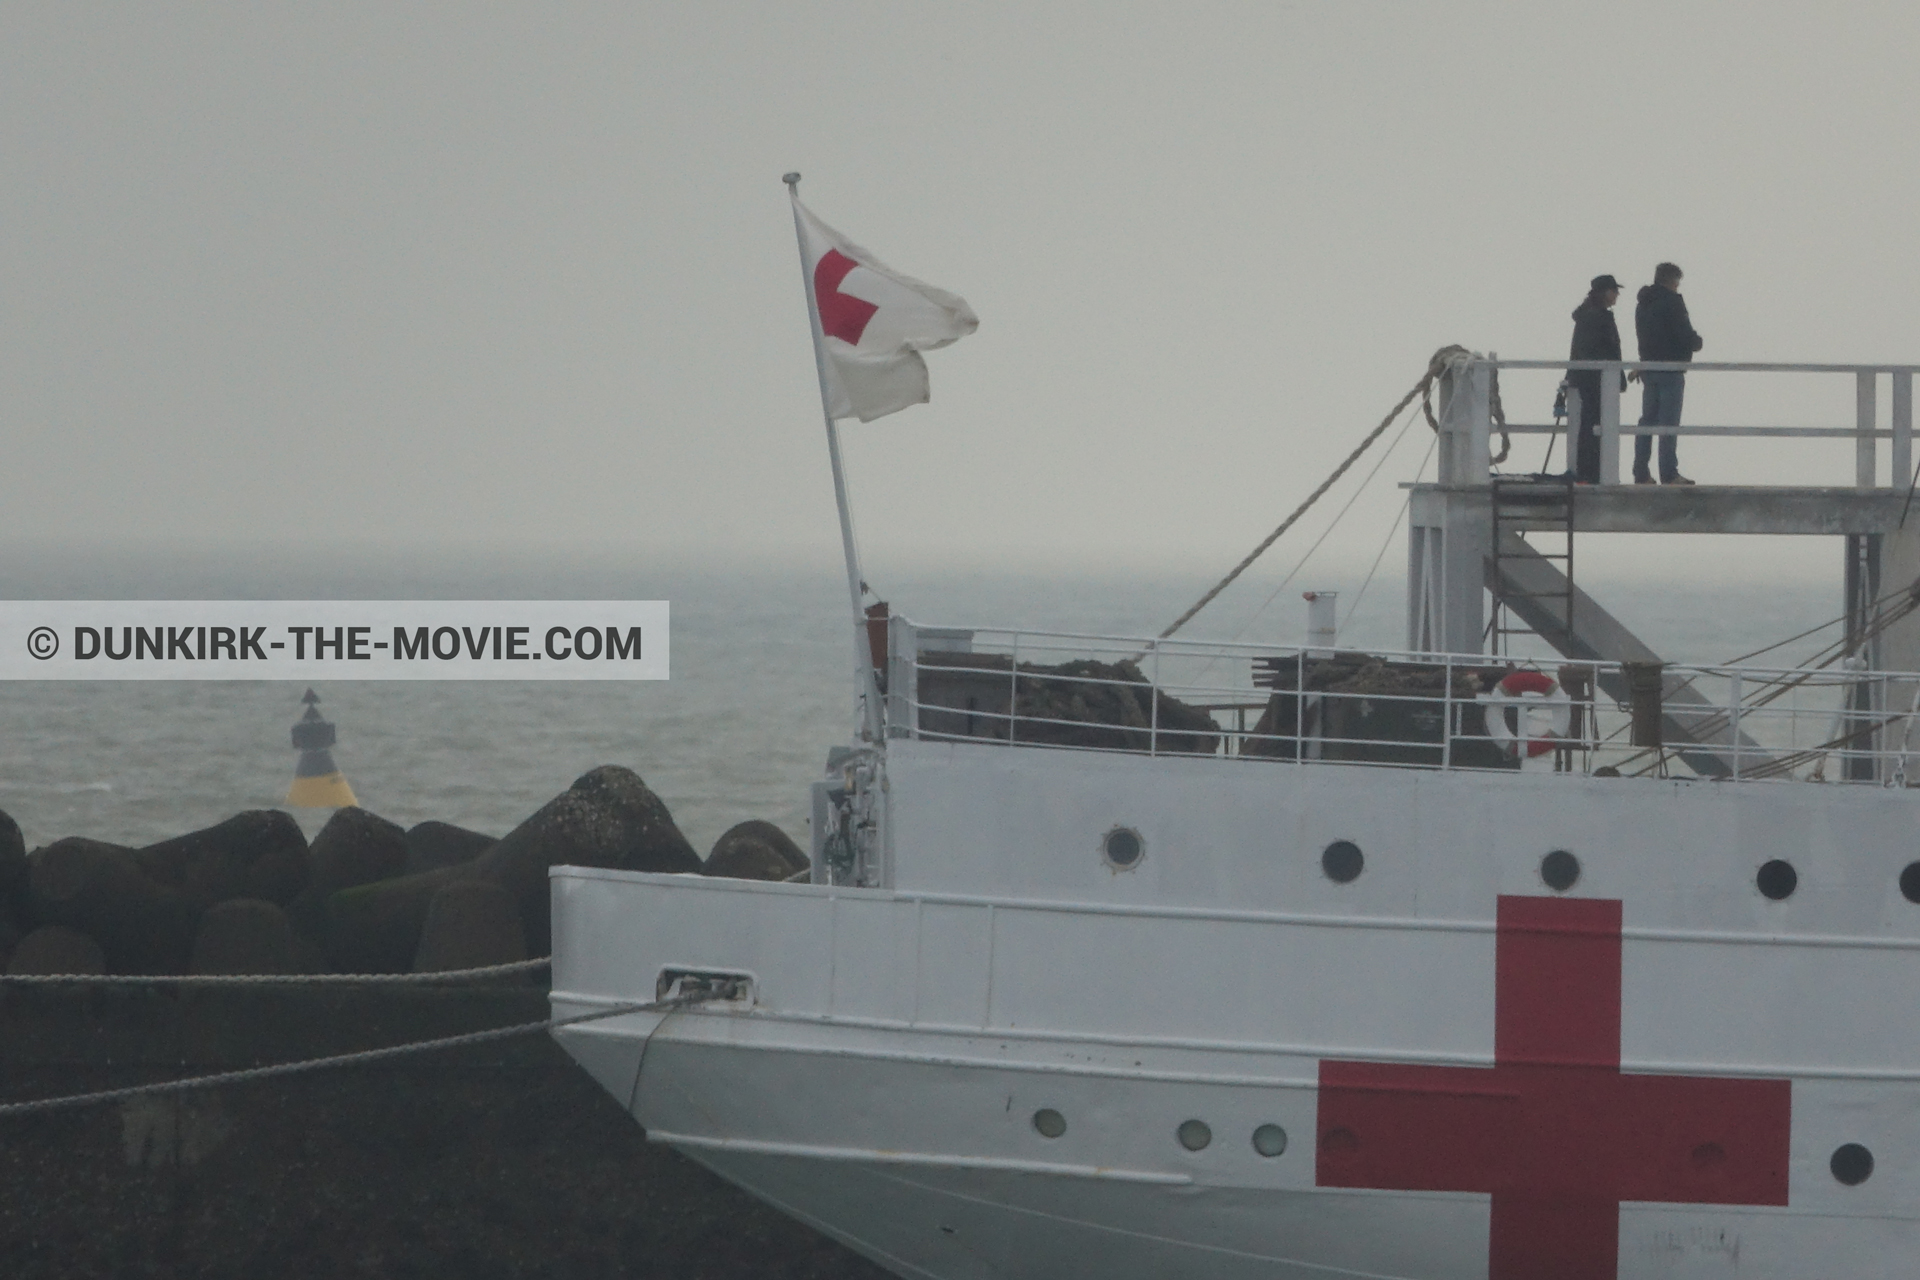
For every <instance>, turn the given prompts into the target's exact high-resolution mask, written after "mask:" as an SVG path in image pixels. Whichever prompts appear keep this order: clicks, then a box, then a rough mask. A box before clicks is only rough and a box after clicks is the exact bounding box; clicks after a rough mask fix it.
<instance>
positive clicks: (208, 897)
mask: <svg viewBox="0 0 1920 1280" xmlns="http://www.w3.org/2000/svg"><path fill="white" fill-rule="evenodd" d="M560 864H565V865H570V866H589V867H613V868H619V869H624V870H629V871H668V872H705V873H707V874H713V875H735V876H740V875H745V876H755V877H761V878H771V879H779V878H784V877H785V876H788V875H791V874H794V873H795V872H797V871H799V870H800V869H801V868H803V867H805V866H806V858H805V856H804V855H803V854H801V852H800V850H799V849H798V848H796V847H795V846H794V844H793V841H792V840H791V839H789V838H788V837H787V835H786V834H785V833H784V832H782V831H780V830H779V828H777V827H774V826H773V825H772V824H770V823H766V822H744V823H741V824H739V825H738V826H736V827H734V828H733V829H732V830H730V831H728V832H727V833H726V834H725V835H723V836H721V838H720V840H719V842H718V843H717V844H716V845H715V846H714V849H713V851H712V852H711V853H710V854H709V855H708V856H707V858H706V859H705V860H704V861H703V860H702V859H701V857H700V856H699V855H698V854H697V853H695V852H694V850H693V847H692V846H691V845H689V844H688V843H687V839H686V837H685V836H683V835H681V834H680V829H679V828H678V827H677V826H675V825H674V821H673V815H672V814H671V813H669V812H668V810H667V806H666V805H665V803H663V802H662V801H661V799H660V797H659V796H657V795H655V794H654V793H653V791H652V790H651V789H650V788H649V787H648V786H647V785H646V783H644V782H642V781H641V780H640V777H639V776H638V775H637V774H635V773H634V772H633V771H632V770H630V769H625V768H621V767H619V766H617V765H604V766H602V767H600V768H598V769H594V770H591V771H590V772H588V773H586V774H583V775H582V776H581V777H580V778H578V779H577V780H576V781H575V782H574V784H573V785H572V786H571V787H569V788H568V789H567V790H565V791H563V792H561V793H560V794H559V795H557V796H555V797H554V798H553V799H552V800H550V801H548V802H547V803H546V804H545V805H543V806H541V807H540V809H539V810H538V811H537V812H535V813H534V814H532V815H531V816H530V817H528V818H527V819H526V820H525V821H523V822H521V823H520V824H519V825H518V826H516V827H515V828H514V829H513V830H512V831H509V832H508V833H507V834H506V835H504V836H501V837H499V838H498V839H495V838H493V837H491V836H488V835H485V834H482V833H479V832H473V831H466V830H462V829H461V828H459V827H455V826H451V825H449V824H447V823H442V822H423V823H421V824H419V825H418V826H415V827H414V828H412V829H411V830H403V829H402V828H401V827H399V826H398V825H396V824H395V823H392V822H388V821H387V820H386V819H384V818H381V817H379V816H378V815H376V814H372V813H369V812H367V811H366V810H364V809H358V808H348V809H341V810H339V811H338V812H336V813H335V814H334V815H333V817H332V818H331V819H330V820H329V821H328V822H327V824H326V826H325V827H323V828H322V829H321V830H320V833H319V834H318V835H316V836H315V837H314V839H313V842H312V844H311V845H309V844H308V842H307V840H306V837H305V836H304V835H303V834H302V833H301V831H300V828H299V826H298V824H296V823H295V822H294V821H293V819H292V818H291V817H290V816H288V815H287V814H286V813H284V812H281V811H279V810H274V809H257V810H251V811H248V812H246V813H239V814H235V815H234V816H233V817H231V818H229V819H227V820H226V821H225V822H221V823H219V824H217V825H215V826H212V827H208V828H205V829H204V830H200V831H194V832H189V833H188V834H186V835H182V836H178V837H175V838H174V839H171V840H164V841H161V842H160V843H158V844H154V845H150V846H147V847H146V848H142V849H132V848H127V847H125V846H122V845H115V844H109V843H106V842H103V841H99V840H92V839H89V838H87V837H84V836H68V837H66V838H65V839H61V840H56V841H54V842H53V843H52V844H49V845H46V846H45V847H43V848H39V849H35V850H34V851H33V852H32V853H31V854H29V853H27V852H26V851H25V849H24V847H23V842H22V840H21V836H20V829H19V827H18V826H17V825H16V824H15V823H14V821H13V820H12V818H10V817H7V816H6V815H5V814H0V959H3V960H4V962H5V963H6V965H7V967H8V970H9V972H15V973H28V974H32V973H40V974H45V973H115V974H182V973H225V974H248V973H260V974H266V973H326V972H333V973H406V972H409V971H412V972H420V971H428V970H446V969H459V968H471V967H476V966H479V965H486V964H497V963H504V962H507V961H513V960H522V959H525V958H527V957H529V956H543V955H546V954H547V953H548V951H549V950H550V947H551V936H550V932H549V923H548V908H547V871H548V868H550V867H552V866H555V865H560Z"/></svg>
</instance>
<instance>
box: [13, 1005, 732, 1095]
mask: <svg viewBox="0 0 1920 1280" xmlns="http://www.w3.org/2000/svg"><path fill="white" fill-rule="evenodd" d="M731 994H732V993H730V992H728V991H725V990H711V991H697V992H692V993H690V994H687V995H684V996H672V997H670V998H668V999H665V1000H650V1001H647V1002H646V1003H644V1004H621V1005H614V1006H613V1007H612V1008H608V1009H596V1010H595V1011H594V1012H592V1013H577V1014H574V1015H573V1016H571V1017H567V1018H547V1019H545V1020H543V1021H540V1022H521V1023H516V1024H514V1025H513V1026H510V1027H494V1028H492V1029H491V1030H487V1031H469V1032H467V1033H465V1034H464V1035H457V1036H441V1037H439V1038H438V1039H435V1040H415V1041H412V1042H410V1043H407V1044H396V1045H390V1046H388V1047H387V1048H384V1049H363V1050H361V1051H360V1052H358V1053H337V1054H334V1055H332V1056H331V1057H326V1058H305V1059H302V1060H301V1061H299V1062H280V1063H275V1064H274V1065H272V1066H267V1067H248V1068H246V1069H245V1070H242V1071H222V1072H219V1073H217V1074H214V1075H207V1076H192V1077H189V1078H187V1079H184V1080H161V1081H157V1082H156V1083H153V1084H136V1085H128V1086H127V1087H126V1088H124V1089H101V1090H98V1091H96V1092H94V1093H72V1094H68V1095H66V1096H65V1097H60V1098H36V1099H34V1100H33V1101H31V1102H7V1103H0V1118H4V1117H6V1116H19V1115H32V1114H34V1113H37V1112H43V1111H64V1110H68V1109H70V1108H73V1107H91V1106H97V1105H99V1104H100V1103H103V1102H119V1101H122V1100H124V1099H127V1098H139V1097H145V1096H149V1095H153V1094H166V1093H186V1092H189V1091H191V1090H194V1089H214V1088H218V1087H220V1086H222V1085H229V1084H244V1083H248V1082H251V1081H255V1080H272V1079H276V1078H278V1077H280V1076H292V1075H302V1074H304V1073H306V1072H309V1071H324V1070H328V1069H330V1068H333V1067H355V1066H361V1065H364V1064H366V1063H369V1062H384V1061H386V1060H387V1059H389V1058H401V1057H407V1056H409V1055H412V1054H416V1053H437V1052H439V1051H440V1050H442V1049H459V1048H463V1047H465V1046H467V1045H474V1044H487V1043H489V1042H491V1041H494V1040H510V1039H513V1038H514V1037H516V1036H531V1035H539V1034H541V1033H542V1032H547V1031H552V1030H553V1029H554V1028H556V1027H571V1026H574V1025H576V1024H578V1023H582V1022H595V1021H598V1020H599V1019H602V1018H617V1017H619V1016H620V1015H621V1014H623V1013H663V1012H670V1011H672V1010H674V1009H684V1008H686V1007H687V1006H689V1005H696V1004H704V1003H706V1002H707V1001H710V1000H721V999H726V998H728V997H729V996H730V995H731Z"/></svg>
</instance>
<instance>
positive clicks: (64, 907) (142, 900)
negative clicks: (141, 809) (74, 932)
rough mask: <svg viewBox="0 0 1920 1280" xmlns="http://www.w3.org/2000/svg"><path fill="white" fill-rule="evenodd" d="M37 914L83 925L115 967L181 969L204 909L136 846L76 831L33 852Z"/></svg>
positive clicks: (118, 969) (31, 869)
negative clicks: (154, 873)
mask: <svg viewBox="0 0 1920 1280" xmlns="http://www.w3.org/2000/svg"><path fill="white" fill-rule="evenodd" d="M28 863H29V867H28V882H29V889H30V892H31V896H32V901H33V911H34V915H35V917H36V918H37V919H39V920H43V921H45V922H46V923H48V924H62V925H66V926H68V927H69V928H74V929H79V930H80V931H82V932H84V933H86V934H87V935H89V936H90V937H92V938H93V939H94V941H96V942H98V943H99V944H100V947H101V950H103V951H104V952H105V953H106V957H107V967H108V970H109V971H110V972H113V973H181V972H184V971H185V968H186V965H187V961H188V958H189V957H190V956H191V955H192V952H193V929H194V922H195V917H196V915H197V914H198V913H197V912H196V911H195V910H194V907H193V904H192V903H190V902H189V901H188V900H187V899H186V897H185V896H184V895H183V894H182V893H181V892H180V891H179V890H177V889H174V888H172V887H171V886H169V885H164V884H161V883H160V882H159V881H157V880H155V879H154V878H153V877H151V876H149V875H147V874H146V872H145V871H143V870H142V869H141V867H140V863H139V862H138V860H137V859H136V857H135V854H134V852H133V850H131V849H126V848H122V847H121V846H119V845H113V844H106V843H103V842H101V841H99V840H88V839H85V838H83V837H80V836H69V837H67V838H66V839H64V840H56V841H54V842H53V843H52V844H50V845H48V846H47V847H46V848H44V849H36V850H34V852H33V855H32V857H30V858H29V859H28Z"/></svg>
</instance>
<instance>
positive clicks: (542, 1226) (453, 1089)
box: [0, 768, 881, 1280]
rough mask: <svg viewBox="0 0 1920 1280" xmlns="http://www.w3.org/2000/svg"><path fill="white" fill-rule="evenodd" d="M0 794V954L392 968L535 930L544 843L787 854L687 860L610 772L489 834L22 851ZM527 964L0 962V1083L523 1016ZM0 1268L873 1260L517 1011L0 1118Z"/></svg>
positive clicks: (311, 1270)
mask: <svg viewBox="0 0 1920 1280" xmlns="http://www.w3.org/2000/svg"><path fill="white" fill-rule="evenodd" d="M21 846H22V842H21V840H20V836H19V831H18V828H17V827H16V826H15V825H14V824H13V822H12V821H11V819H7V818H5V816H4V815H0V959H4V961H5V963H6V965H7V967H8V969H9V971H10V972H16V973H55V972H59V973H88V972H91V973H100V972H110V973H124V974H130V975H131V974H146V975H156V976H161V977H164V976H165V975H170V974H180V973H188V972H200V973H242V974H244V973H303V972H316V973H317V972H404V971H408V970H413V971H426V970H445V969H455V968H466V967H472V966H475V965H482V964H491V963H499V962H503V961H507V960H515V959H520V958H523V957H526V956H538V955H542V954H545V952H546V950H547V948H548V945H549V941H550V937H549V933H548V930H547V910H546V868H547V867H548V866H549V865H552V864H555V863H574V864H581V863H584V864H586V865H595V866H616V867H630V868H633V869H649V870H676V871H702V870H704V871H707V872H709V873H714V874H725V873H733V874H747V875H756V876H760V877H765V878H773V877H775V876H781V877H784V876H785V875H788V874H791V873H792V871H794V870H797V869H798V865H803V864H804V858H802V857H801V855H800V854H799V851H798V850H797V849H795V848H794V847H793V846H792V843H791V841H790V840H788V839H787V838H786V837H785V836H784V835H783V834H781V833H779V832H778V830H777V829H776V828H772V827H771V826H770V825H769V824H765V823H743V824H741V826H740V827H736V828H735V829H734V830H733V831H730V832H728V834H727V835H726V836H723V837H722V838H721V840H720V841H719V843H718V844H717V845H716V846H715V849H714V850H713V852H711V853H710V854H709V855H708V857H707V858H706V859H705V860H704V861H703V860H702V859H700V858H699V857H698V856H697V855H696V854H695V853H694V852H693V850H692V849H691V847H689V846H688V845H687V842H686V840H685V839H684V837H682V836H681V835H680V832H679V831H678V829H677V828H676V827H674V825H673V821H672V817H671V815H670V814H669V813H668V812H667V809H666V806H665V805H664V804H662V803H661V802H660V801H659V799H658V797H657V796H654V795H653V793H652V792H651V791H650V790H648V789H647V788H646V786H645V784H644V783H642V782H641V781H640V779H639V778H638V777H637V776H635V775H634V774H632V773H631V772H630V771H628V770H625V769H618V768H602V769H596V770H594V771H592V772H591V773H588V774H587V775H585V776H583V777H582V778H581V779H579V780H578V781H577V782H576V783H575V784H574V785H573V787H571V788H569V789H568V790H567V791H566V792H563V793H562V794H561V795H560V796H557V797H555V798H554V800H553V801H551V802H549V803H548V804H547V805H545V806H543V807H542V808H541V809H540V810H539V811H538V812H537V813H536V814H534V815H533V816H531V817H530V818H528V819H527V820H526V822H524V823H522V824H520V826H518V827H516V828H515V829H514V830H513V831H512V832H509V833H508V834H507V835H506V836H504V837H501V838H500V839H498V840H494V839H492V838H490V837H487V836H485V835H479V834H475V833H471V832H461V831H459V830H458V829H456V828H451V827H446V826H445V824H434V823H426V824H421V826H419V827H415V828H414V829H412V830H411V831H402V830H401V829H400V828H398V827H396V826H394V825H393V824H391V823H386V822H384V820H382V819H380V818H378V817H376V816H375V815H373V814H369V813H366V812H364V811H361V810H341V811H340V812H339V813H337V814H336V815H335V816H334V818H333V819H332V820H331V821H329V823H328V824H327V826H326V827H325V828H324V829H323V830H322V831H321V832H320V833H319V834H318V835H317V836H316V837H315V838H314V840H313V842H312V844H311V846H309V845H308V844H307V842H306V841H305V840H304V838H303V837H301V835H300V832H299V829H298V827H297V826H295V825H294V824H293V823H292V822H291V820H290V819H287V818H286V815H284V814H280V813H277V812H273V811H257V812H254V813H247V814H240V815H236V816H235V817H234V818H232V819H229V820H228V821H227V822H224V823H221V824H219V825H217V826H215V827H212V828H208V829H207V830H205V831H201V832H194V833H191V834H189V835H187V836H182V837H179V838H178V839H176V840H172V841H166V842H163V843H162V844H159V845H155V846H151V847H149V848H146V849H127V848H124V847H121V846H116V845H110V844H102V843H100V842H96V841H91V840H86V839H84V838H68V839H65V840H60V841H56V842H54V843H53V844H50V845H48V846H45V847H44V848H41V849H36V850H34V851H33V852H32V853H31V854H29V853H27V852H25V851H24V849H23V848H22V847H21ZM545 1016H546V996H545V991H544V989H543V984H538V983H530V982H527V981H524V980H522V981H516V982H494V983H490V984H488V985H486V986H482V987H474V986H455V987H430V988H419V987H406V988H391V987H389V988H339V987H326V988H323V987H303V986H300V985H297V984H296V985H290V986H271V987H239V988H234V987H219V988H203V987H192V986H185V985H181V984H169V983H167V982H165V981H157V982H145V983H138V984H130V985H128V986H124V987H122V986H106V987H100V986H79V985H68V984H55V985H52V986H36V987H6V988H0V1101H21V1100H28V1099H35V1098H46V1097H54V1096H59V1095H65V1094H73V1093H81V1092H88V1091H92V1090H98V1089H109V1088H119V1087H123V1086H127V1085H133V1084H140V1083H145V1082H150V1081H160V1080H170V1079H177V1078H181V1077H187V1076H195V1075H202V1074H209V1073H213V1072H219V1071H227V1070H235V1069H239V1068H245V1067H252V1066H263V1065H268V1064H272V1063H280V1062H288V1061H293V1060H298V1059H304V1058H314V1057H323V1056H328V1055H331V1054H338V1053H346V1052H353V1051H357V1050H361V1049H370V1048H380V1047H384V1046H388V1045H395V1044H403V1043H406V1042H409V1041H415V1040H423V1039H430V1038H434V1037H438V1036H445V1035H454V1034H459V1033H463V1032H468V1031H476V1030H482V1029H486V1028H491V1027H499V1026H507V1025H512V1024H516V1023H525V1022H533V1021H538V1020H540V1019H541V1018H543V1017H545ZM0 1274H6V1275H9V1276H22V1277H38V1276H48V1277H53V1276H59V1277H70V1276H134V1277H149V1276H151V1277H163V1276H164V1277H172V1276H214V1277H225V1276H233V1277H239V1276H247V1277H254V1276H261V1275H274V1276H316V1277H318V1276H383V1277H384V1276H421V1277H466V1276H479V1277H488V1276H498V1277H522V1276H556V1277H557V1276H567V1277H594V1276H608V1277H626V1276H649V1277H652V1276H663V1277H664V1276H674V1277H701V1276H706V1277H716V1278H719V1277H735V1276H739V1277H747V1276H753V1277H774V1278H780V1277H793V1278H795V1280H814V1278H822V1280H824V1278H826V1277H845V1278H846V1280H854V1278H856V1277H858V1278H860V1280H867V1278H868V1277H872V1278H874V1280H877V1278H878V1277H879V1276H880V1275H881V1273H880V1272H879V1271H877V1270H876V1269H874V1268H872V1267H870V1266H869V1265H868V1264H866V1263H864V1262H863V1261H861V1260H860V1259H858V1258H857V1257H855V1256H853V1255H852V1254H850V1253H848V1252H846V1251H845V1250H843V1249H841V1248H839V1247H838V1246H837V1245H834V1244H832V1243H831V1242H829V1241H827V1240H825V1239H823V1238H821V1237H819V1236H817V1235H815V1234H813V1233H812V1232H810V1231H808V1230H806V1229H805V1228H804V1227H801V1226H799V1225H798V1224H795V1223H793V1222H791V1221H789V1220H787V1219H785V1218H783V1217H781V1216H780V1215H779V1214H777V1213H775V1212H773V1211H772V1210H770V1209H767V1208H765V1207H764V1206H761V1205H759V1204H758V1203H757V1202H755V1201H753V1200H752V1199H750V1198H749V1197H747V1196H746V1195H745V1194H744V1193H741V1192H738V1191H736V1190H734V1189H733V1188H731V1187H729V1186H727V1185H726V1184H724V1183H721V1182H720V1181H719V1180H718V1179H715V1178H713V1177H712V1176H711V1175H708V1174H707V1173H705V1172H704V1171H703V1170H701V1169H699V1168H698V1167H697V1166H695V1165H693V1164H691V1163H690V1162H688V1161H686V1160H683V1159H682V1158H680V1157H679V1156H677V1155H675V1154H673V1153H672V1152H669V1151H665V1150H663V1149H660V1148H656V1147H652V1146H649V1145H648V1144H647V1143H646V1141H645V1136H644V1135H643V1134H642V1132H641V1131H640V1129H639V1127H638V1126H637V1125H635V1124H634V1123H633V1122H632V1120H631V1119H630V1118H628V1117H626V1116H625V1115H623V1114H622V1112H621V1109H620V1107H619V1105H618V1104H617V1103H616V1102H615V1101H614V1100H613V1099H611V1098H609V1097H607V1096H606V1094H605V1093H604V1091H603V1090H601V1089H600V1088H599V1087H598V1086H597V1085H595V1084H594V1083H593V1082H592V1081H591V1080H590V1079H589V1078H588V1077H587V1076H586V1074H585V1073H584V1072H581V1071H580V1070H579V1069H578V1068H576V1067H575V1066H574V1065H573V1064H572V1062H571V1061H570V1060H569V1059H568V1058H567V1057H566V1055H565V1054H564V1053H563V1052H561V1051H560V1049H559V1048H558V1047H557V1046H555V1045H554V1044H553V1043H552V1042H551V1041H550V1040H549V1039H548V1038H547V1037H545V1036H537V1035H536V1036H525V1037H521V1038H518V1039H513V1040H505V1041H496V1042H493V1043H489V1044H483V1045H472V1046H467V1047H462V1048H458V1049H452V1050H444V1051H436V1052H433V1053H428V1054H421V1055H418V1056H414V1057H408V1058H405V1059H401V1060H399V1061H390V1062H384V1063H379V1064H374V1065H365V1066H356V1067H352V1068H346V1069H340V1070H334V1071H326V1072H318V1073H313V1074H308V1075H301V1076H294V1077H284V1078H279V1079H273V1080H268V1081H260V1082H253V1083H245V1084H234V1085H227V1086H223V1087H220V1088H216V1089H206V1090H196V1091H193V1092H187V1093H178V1094H167V1095H145V1096H139V1097H134V1098H128V1099H124V1100H120V1101H117V1102H113V1103H109V1104H105V1105H99V1106H92V1107H87V1108H81V1109H75V1110H68V1111H55V1112H46V1113H35V1114H27V1115H16V1116H9V1117H3V1118H0Z"/></svg>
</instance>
